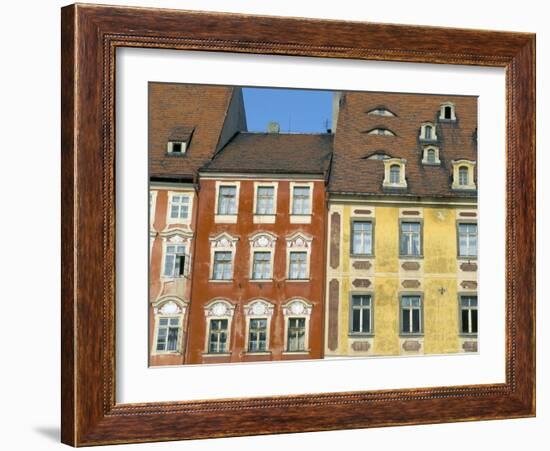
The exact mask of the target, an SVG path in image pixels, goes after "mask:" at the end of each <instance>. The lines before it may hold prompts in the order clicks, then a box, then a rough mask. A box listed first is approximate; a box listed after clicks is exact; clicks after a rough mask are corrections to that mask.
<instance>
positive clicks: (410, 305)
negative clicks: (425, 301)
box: [401, 296, 422, 335]
mask: <svg viewBox="0 0 550 451" xmlns="http://www.w3.org/2000/svg"><path fill="white" fill-rule="evenodd" d="M401 333H402V334H405V335H406V334H420V333H422V299H421V298H420V296H402V297H401Z"/></svg>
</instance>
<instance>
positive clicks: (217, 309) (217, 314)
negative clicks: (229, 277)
mask: <svg viewBox="0 0 550 451" xmlns="http://www.w3.org/2000/svg"><path fill="white" fill-rule="evenodd" d="M234 313H235V306H234V305H233V304H232V303H231V302H229V301H228V300H227V299H223V298H216V299H213V300H212V301H210V302H209V303H208V304H206V305H205V306H204V318H205V321H206V329H205V334H204V335H205V337H204V354H205V355H211V356H223V355H230V354H231V334H232V323H233V316H234ZM224 319H225V320H227V341H226V352H213V353H211V352H210V323H211V322H212V320H224Z"/></svg>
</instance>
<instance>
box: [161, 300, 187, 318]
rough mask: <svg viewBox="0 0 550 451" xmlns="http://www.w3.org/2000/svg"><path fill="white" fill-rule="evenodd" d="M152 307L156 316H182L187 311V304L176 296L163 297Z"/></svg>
mask: <svg viewBox="0 0 550 451" xmlns="http://www.w3.org/2000/svg"><path fill="white" fill-rule="evenodd" d="M152 305H153V312H154V314H155V315H165V316H169V315H182V314H184V313H185V312H186V310H187V302H185V301H184V300H183V299H180V298H178V297H174V296H163V297H161V298H159V299H157V300H156V301H155V302H153V304H152Z"/></svg>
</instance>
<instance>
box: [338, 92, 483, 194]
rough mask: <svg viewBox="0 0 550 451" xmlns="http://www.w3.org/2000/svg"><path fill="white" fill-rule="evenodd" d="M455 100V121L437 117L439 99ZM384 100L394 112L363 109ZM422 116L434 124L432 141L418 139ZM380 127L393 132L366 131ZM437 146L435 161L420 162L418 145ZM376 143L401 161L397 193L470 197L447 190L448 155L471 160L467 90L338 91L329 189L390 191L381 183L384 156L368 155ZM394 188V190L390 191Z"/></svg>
mask: <svg viewBox="0 0 550 451" xmlns="http://www.w3.org/2000/svg"><path fill="white" fill-rule="evenodd" d="M449 101H450V102H452V103H453V104H454V105H455V111H456V118H457V120H456V121H448V120H439V112H440V106H441V104H443V103H445V102H449ZM380 105H384V106H385V108H387V109H389V110H391V111H392V112H393V113H394V114H395V115H396V116H395V117H392V116H387V117H384V116H373V115H369V114H367V113H366V112H367V111H371V110H372V109H376V108H379V107H380ZM425 122H432V123H433V124H434V125H435V126H436V135H437V141H436V142H433V143H432V142H430V143H427V142H426V143H424V142H421V141H420V140H419V133H420V127H421V125H422V124H423V123H425ZM373 128H386V129H388V130H391V131H392V132H394V133H395V134H396V136H387V135H369V134H367V133H365V131H366V130H371V129H373ZM429 144H434V145H437V146H438V147H439V149H440V150H439V158H440V160H441V165H440V166H428V165H423V164H422V157H423V149H424V146H425V145H426V146H427V145H429ZM380 149H384V150H385V151H386V153H388V154H389V155H391V156H392V157H395V158H404V159H405V160H406V161H407V162H406V179H407V190H406V191H404V192H399V193H398V194H399V195H412V196H427V197H438V196H448V197H465V196H466V197H475V196H476V192H475V191H474V192H470V193H465V192H456V191H452V190H451V182H452V180H451V173H452V165H451V161H452V160H459V159H466V160H474V161H475V160H477V98H476V97H472V96H448V95H419V94H393V93H381V92H376V93H375V92H346V93H343V94H342V97H341V100H340V106H339V115H338V122H337V127H336V133H335V138H334V151H333V157H332V168H331V176H330V181H329V185H328V190H329V192H331V193H361V194H392V193H390V192H388V191H387V190H384V189H383V188H382V182H383V180H384V161H383V160H376V159H368V158H365V156H368V155H371V154H372V153H375V152H377V151H380ZM394 194H397V193H394Z"/></svg>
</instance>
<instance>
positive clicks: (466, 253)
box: [458, 223, 477, 257]
mask: <svg viewBox="0 0 550 451" xmlns="http://www.w3.org/2000/svg"><path fill="white" fill-rule="evenodd" d="M458 255H459V256H460V257H477V224H473V223H462V224H458Z"/></svg>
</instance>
